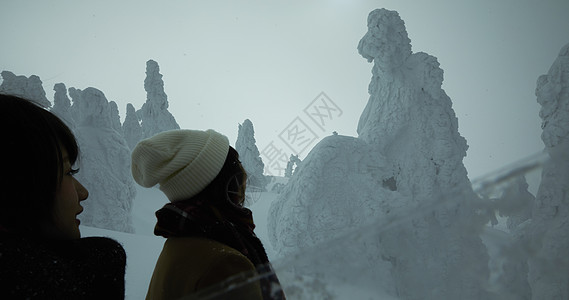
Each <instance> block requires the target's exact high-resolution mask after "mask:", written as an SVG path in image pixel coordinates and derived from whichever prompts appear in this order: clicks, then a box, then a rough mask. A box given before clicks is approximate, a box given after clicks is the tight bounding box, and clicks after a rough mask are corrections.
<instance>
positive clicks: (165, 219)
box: [132, 130, 284, 299]
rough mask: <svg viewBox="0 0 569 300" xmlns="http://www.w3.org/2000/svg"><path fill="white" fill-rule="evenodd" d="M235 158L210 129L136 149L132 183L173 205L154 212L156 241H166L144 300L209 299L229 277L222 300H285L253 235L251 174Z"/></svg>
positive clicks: (156, 139)
mask: <svg viewBox="0 0 569 300" xmlns="http://www.w3.org/2000/svg"><path fill="white" fill-rule="evenodd" d="M238 158H239V155H238V154H237V151H235V149H233V148H232V147H230V146H229V141H228V139H227V137H225V136H223V135H221V134H219V133H217V132H215V131H213V130H207V131H198V130H172V131H167V132H162V133H159V134H157V135H155V136H153V137H151V138H149V139H146V140H143V141H141V142H140V143H139V144H138V145H137V146H136V147H135V149H134V150H133V152H132V174H133V177H134V179H135V181H136V182H137V183H138V184H140V185H142V186H144V187H152V186H154V185H156V184H159V185H160V189H161V190H162V191H163V192H164V193H165V194H166V196H167V197H168V199H169V200H170V203H168V204H166V205H165V206H164V207H163V208H162V209H160V210H158V211H157V212H156V217H157V219H158V222H157V224H156V227H155V229H154V234H156V235H160V236H163V237H165V238H167V240H166V242H165V244H164V248H163V249H162V253H161V254H160V257H159V258H158V262H157V263H156V267H155V269H154V274H153V275H152V280H151V282H150V287H149V290H148V294H147V296H146V298H147V299H178V298H180V297H197V296H196V295H197V294H196V293H200V295H206V294H207V295H208V296H211V294H208V291H213V290H212V288H211V287H212V286H213V287H214V289H217V290H219V289H220V288H222V289H223V288H224V287H223V286H221V285H220V284H221V283H227V282H229V281H228V279H231V278H232V279H234V281H231V282H232V283H233V284H231V286H232V287H233V288H227V289H226V290H224V293H225V294H221V295H220V296H221V297H224V299H225V298H227V299H284V294H283V292H282V290H281V289H280V285H279V282H278V279H277V278H276V276H275V275H274V273H273V272H272V270H271V267H270V264H269V260H268V258H267V254H266V253H265V250H264V248H263V245H262V244H261V241H260V240H259V239H258V238H257V237H256V236H255V234H254V233H253V229H254V227H255V225H254V223H253V217H252V213H251V211H250V210H249V209H247V208H245V207H243V201H244V199H245V181H246V180H247V175H246V173H245V171H244V170H243V167H242V166H241V163H240V162H239V159H238ZM257 278H258V279H259V280H257ZM244 282H249V284H243V283H244ZM208 287H210V289H207V288H208ZM192 299H193V298H192ZM208 299H210V298H208Z"/></svg>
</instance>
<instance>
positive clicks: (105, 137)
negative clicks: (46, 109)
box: [72, 87, 136, 232]
mask: <svg viewBox="0 0 569 300" xmlns="http://www.w3.org/2000/svg"><path fill="white" fill-rule="evenodd" d="M72 97H74V100H75V99H81V100H80V101H81V105H80V106H79V107H78V108H80V109H81V111H80V112H79V114H80V115H81V116H82V118H81V121H80V122H79V123H78V124H77V128H76V134H77V141H78V143H79V147H80V149H81V159H80V161H79V162H80V167H81V172H79V173H78V174H77V175H76V176H77V178H78V180H79V181H81V183H82V184H83V185H84V186H85V187H86V188H87V189H88V190H89V199H88V200H87V201H85V202H83V203H82V205H83V206H84V207H85V211H84V212H83V213H82V214H81V215H80V216H79V218H80V219H81V222H82V223H83V224H85V225H88V226H93V227H98V228H105V229H110V230H115V231H124V232H134V228H133V226H132V216H131V210H132V203H133V201H134V198H135V195H136V188H135V184H134V180H133V179H132V176H131V173H130V149H129V148H128V145H127V143H126V141H125V139H124V137H123V136H122V134H120V133H119V132H118V131H116V130H115V128H113V125H112V124H113V122H112V121H111V105H110V104H109V102H108V101H107V98H106V97H105V95H104V94H103V92H101V91H99V90H97V89H95V88H91V87H89V88H86V89H84V90H83V91H81V90H74V92H73V94H72ZM77 97H78V98H77Z"/></svg>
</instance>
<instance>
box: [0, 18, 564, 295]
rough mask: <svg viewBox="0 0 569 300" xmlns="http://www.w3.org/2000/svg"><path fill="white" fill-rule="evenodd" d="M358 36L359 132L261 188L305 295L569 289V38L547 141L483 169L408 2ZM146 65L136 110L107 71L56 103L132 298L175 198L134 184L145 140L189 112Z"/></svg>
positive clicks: (275, 245)
mask: <svg viewBox="0 0 569 300" xmlns="http://www.w3.org/2000/svg"><path fill="white" fill-rule="evenodd" d="M358 52H359V53H360V54H361V55H362V57H363V58H364V59H366V60H367V61H368V62H370V63H373V64H372V66H371V73H372V78H371V81H370V84H369V88H368V91H369V95H370V97H369V101H368V103H367V105H366V107H365V109H364V110H363V112H362V114H361V116H360V119H359V123H358V124H357V132H358V136H357V137H351V136H344V135H338V134H333V135H331V136H328V137H325V138H324V139H322V140H321V141H320V142H319V143H318V144H317V145H316V146H314V148H313V149H312V150H311V151H310V153H308V155H307V156H306V157H305V158H304V159H303V160H302V161H297V167H296V169H295V170H294V173H293V174H292V175H291V176H290V178H282V177H268V178H270V179H271V181H270V182H269V183H268V185H267V188H266V190H265V191H260V190H259V189H250V190H248V192H247V200H246V205H247V206H249V207H250V208H251V210H252V211H253V217H254V220H255V223H256V225H257V227H256V229H255V232H256V234H257V235H258V236H259V238H260V239H261V241H262V242H263V244H264V246H265V247H266V250H267V254H268V255H269V258H270V259H271V261H272V263H273V266H274V269H275V271H276V272H277V274H278V276H279V278H280V280H281V283H282V285H283V288H284V289H285V292H286V294H287V295H288V297H289V299H350V298H355V299H467V300H468V299H568V298H569V289H568V286H569V285H568V283H569V259H568V258H567V256H566V254H567V253H568V252H569V198H568V197H569V190H568V189H569V186H568V185H567V182H569V44H568V45H566V46H565V47H563V49H561V51H560V54H559V56H558V58H557V59H556V60H555V62H554V63H553V65H552V66H551V68H550V69H549V72H548V73H547V74H546V75H543V76H540V77H539V79H538V80H537V88H536V96H537V101H538V103H539V104H540V105H541V106H542V107H541V111H540V112H539V115H540V117H541V118H542V120H543V123H542V129H543V134H542V140H543V142H544V145H545V150H544V153H543V154H538V155H537V156H536V157H531V158H528V159H526V160H525V161H522V162H520V163H517V164H515V165H512V166H507V167H506V168H505V169H502V170H499V171H496V172H494V173H491V174H489V175H488V176H486V177H484V178H481V179H480V180H473V181H472V183H471V181H470V180H469V178H468V176H467V172H466V169H465V167H464V165H463V163H462V160H463V159H464V157H465V156H466V151H467V149H468V146H467V143H466V140H465V139H464V138H463V137H462V136H461V135H460V133H459V131H458V120H457V118H456V116H455V113H454V110H453V108H452V101H451V99H450V98H449V97H448V96H447V95H446V93H445V91H444V90H443V89H442V86H441V85H442V82H443V70H442V69H441V68H440V66H439V63H438V61H437V58H436V57H434V56H431V55H429V54H427V53H423V52H413V51H412V50H411V41H410V39H409V38H408V36H407V32H406V28H405V23H404V22H403V20H401V18H400V17H399V15H398V13H397V12H394V11H388V10H385V9H379V10H374V11H373V12H371V13H370V15H369V17H368V31H367V33H365V35H364V36H363V38H362V39H361V40H360V42H359V45H358ZM146 66H147V68H146V79H145V82H144V88H145V90H146V92H147V101H146V103H145V104H144V106H143V107H142V108H141V109H140V110H139V111H138V112H136V110H135V108H134V106H132V105H129V106H127V113H126V116H125V122H124V123H123V124H122V125H121V124H120V121H119V120H120V118H119V116H118V114H119V111H118V107H117V106H116V104H115V103H114V102H112V101H110V102H109V101H108V100H107V99H106V97H105V95H104V93H103V92H101V91H99V90H97V89H95V88H92V87H88V88H85V89H84V90H80V89H77V88H74V87H71V88H69V90H68V92H69V96H70V97H71V98H72V99H73V105H71V106H70V102H69V98H67V95H66V91H65V85H63V84H58V85H56V86H55V87H54V90H55V91H56V94H55V99H54V106H53V108H52V111H53V112H54V113H56V114H58V115H60V116H61V117H62V118H64V119H65V120H66V122H68V123H69V124H70V127H71V128H72V129H73V130H74V132H75V133H76V135H77V138H78V142H79V144H80V147H81V159H80V162H79V166H80V167H81V172H80V173H79V174H78V179H79V180H80V181H81V182H82V183H83V184H84V185H85V186H86V187H87V188H88V189H89V191H90V196H89V199H88V200H87V201H85V202H84V206H85V211H84V213H83V214H82V215H81V216H80V218H81V220H82V225H81V231H82V233H83V236H109V237H112V238H114V239H117V240H118V241H120V242H121V243H122V244H123V246H124V247H125V249H126V251H127V274H126V296H127V299H142V298H143V297H144V296H145V294H146V290H147V287H148V283H149V281H150V277H151V275H152V271H153V268H154V264H155V262H156V260H157V258H158V255H159V253H160V251H161V247H162V245H163V243H164V239H163V238H161V237H156V236H153V228H154V224H155V220H156V218H155V216H154V212H155V211H156V210H158V209H159V208H160V207H162V206H163V205H164V204H166V203H167V202H168V200H167V199H166V197H165V196H164V194H163V193H162V192H161V191H160V190H158V189H156V188H151V189H143V188H141V187H138V186H136V185H134V182H133V180H132V178H131V175H130V151H131V150H130V149H131V148H132V146H133V145H134V144H135V143H136V142H137V141H139V140H140V139H141V138H145V137H149V136H151V135H153V134H155V133H158V132H160V131H164V130H170V129H174V128H178V124H177V123H176V120H175V119H174V117H173V116H172V114H171V113H170V112H168V101H167V96H166V93H165V91H164V82H163V80H162V74H160V73H159V67H158V63H157V62H155V61H153V60H149V61H148V62H147V65H146ZM2 76H3V78H4V81H3V83H2V86H0V90H3V91H13V92H14V93H18V94H19V95H23V96H27V97H32V98H33V99H36V100H37V101H40V102H41V103H43V104H42V105H44V106H45V107H49V106H50V105H51V104H50V103H49V101H48V100H47V99H45V101H47V102H45V101H44V99H43V98H45V92H43V88H41V81H40V80H39V77H37V76H36V77H33V76H30V78H26V77H25V76H24V77H22V76H16V75H14V74H13V73H11V72H8V71H4V72H2ZM38 84H39V85H38ZM42 92H43V93H42ZM42 95H43V98H42ZM536 113H537V112H536ZM139 121H141V122H142V123H139ZM247 121H248V120H246V122H244V123H243V125H241V126H240V127H239V131H240V133H239V136H240V137H242V138H243V139H238V141H237V142H236V148H239V149H238V151H239V152H240V153H241V152H243V153H241V154H242V160H243V163H244V165H246V164H249V163H250V161H253V162H254V161H255V160H256V159H257V158H258V157H259V154H258V149H256V147H253V146H254V143H255V140H254V137H253V126H252V123H251V122H250V121H249V122H247ZM354 125H355V124H354ZM241 141H242V142H241ZM238 144H239V145H238ZM252 145H253V146H252ZM243 149H245V150H243ZM261 169H262V167H261ZM540 172H541V173H540ZM536 173H538V174H540V175H541V182H539V181H538V182H537V185H539V189H538V190H537V192H536V193H534V194H535V196H534V194H532V193H530V185H535V184H536V183H535V182H533V181H532V182H529V179H530V178H534V176H535V174H536ZM496 213H497V214H498V216H496Z"/></svg>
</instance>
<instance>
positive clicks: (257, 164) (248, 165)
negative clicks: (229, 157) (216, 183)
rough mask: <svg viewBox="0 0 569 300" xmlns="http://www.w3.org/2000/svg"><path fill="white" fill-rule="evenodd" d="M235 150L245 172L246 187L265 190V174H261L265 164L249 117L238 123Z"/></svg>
mask: <svg viewBox="0 0 569 300" xmlns="http://www.w3.org/2000/svg"><path fill="white" fill-rule="evenodd" d="M235 150H237V152H238V153H239V160H240V161H241V164H242V165H243V168H244V169H245V171H246V172H247V188H249V189H253V190H256V191H263V190H265V186H266V185H267V183H268V182H267V181H268V180H267V179H266V178H265V175H263V170H264V169H265V164H264V163H263V160H262V159H261V155H260V153H259V149H258V148H257V142H256V141H255V129H254V128H253V123H252V122H251V120H249V119H246V120H245V121H243V124H239V129H238V131H237V140H236V141H235Z"/></svg>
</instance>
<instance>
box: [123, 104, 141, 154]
mask: <svg viewBox="0 0 569 300" xmlns="http://www.w3.org/2000/svg"><path fill="white" fill-rule="evenodd" d="M122 132H123V135H124V138H125V140H126V143H127V144H128V147H129V148H130V150H132V149H134V147H135V146H136V144H138V142H140V140H141V139H142V127H141V126H140V122H139V120H138V116H137V115H136V110H135V109H134V106H133V105H132V104H130V103H129V104H127V105H126V116H125V118H124V122H123V124H122Z"/></svg>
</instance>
